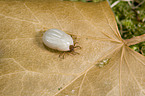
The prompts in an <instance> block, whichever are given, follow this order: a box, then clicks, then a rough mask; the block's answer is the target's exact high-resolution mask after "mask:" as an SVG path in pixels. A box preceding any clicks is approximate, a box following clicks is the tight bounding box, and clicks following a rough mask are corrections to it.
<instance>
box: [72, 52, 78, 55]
mask: <svg viewBox="0 0 145 96" xmlns="http://www.w3.org/2000/svg"><path fill="white" fill-rule="evenodd" d="M71 54H73V55H76V54H80V53H78V52H71Z"/></svg>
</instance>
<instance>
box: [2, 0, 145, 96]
mask: <svg viewBox="0 0 145 96" xmlns="http://www.w3.org/2000/svg"><path fill="white" fill-rule="evenodd" d="M40 1H41V0H38V2H37V0H36V1H34V0H31V2H30V1H29V0H25V1H21V0H20V1H18V0H17V1H11V0H6V1H0V68H1V69H0V96H53V95H56V96H145V91H144V89H145V57H144V56H142V55H140V54H138V53H137V52H135V51H133V50H131V49H130V48H129V47H128V46H126V45H125V43H124V42H123V40H122V39H121V36H120V34H119V32H118V29H117V26H116V22H115V19H114V14H113V12H112V10H111V9H110V7H109V4H108V3H107V2H101V3H82V2H59V1H57V0H55V1H57V2H54V1H53V0H49V1H47V0H45V2H40ZM50 1H51V2H50ZM50 28H57V29H60V30H63V31H65V32H67V33H68V34H72V35H75V36H77V42H79V45H80V46H81V47H82V49H76V51H77V52H79V53H80V55H66V56H65V59H60V58H59V57H58V55H59V54H60V52H57V51H54V50H51V49H48V48H46V47H45V46H44V45H43V42H42V34H43V32H44V30H47V29H50ZM102 60H109V61H107V64H105V65H104V66H103V67H102V68H100V67H99V66H97V64H98V63H99V62H101V61H102Z"/></svg>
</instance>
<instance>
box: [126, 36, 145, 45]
mask: <svg viewBox="0 0 145 96" xmlns="http://www.w3.org/2000/svg"><path fill="white" fill-rule="evenodd" d="M124 41H125V43H126V44H127V46H130V45H135V44H137V43H140V42H143V41H145V34H143V35H140V36H136V37H133V38H131V39H126V40H124Z"/></svg>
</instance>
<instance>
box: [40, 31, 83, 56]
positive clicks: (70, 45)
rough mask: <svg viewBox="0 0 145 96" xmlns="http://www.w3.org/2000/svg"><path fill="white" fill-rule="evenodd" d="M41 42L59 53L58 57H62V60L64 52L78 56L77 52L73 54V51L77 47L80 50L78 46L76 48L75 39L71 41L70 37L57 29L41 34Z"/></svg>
mask: <svg viewBox="0 0 145 96" xmlns="http://www.w3.org/2000/svg"><path fill="white" fill-rule="evenodd" d="M42 40H43V43H44V44H45V45H46V46H47V47H49V48H51V49H55V50H58V51H61V52H62V54H60V55H59V57H61V56H63V58H64V53H66V52H67V53H68V52H69V53H71V54H74V55H75V54H79V53H78V52H75V51H74V49H75V48H77V47H78V48H81V47H80V46H76V43H77V42H75V40H76V38H74V40H73V38H72V36H70V35H68V34H66V33H65V32H63V31H61V30H58V29H49V30H47V31H46V32H45V33H44V34H43V37H42Z"/></svg>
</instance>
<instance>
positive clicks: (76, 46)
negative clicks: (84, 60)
mask: <svg viewBox="0 0 145 96" xmlns="http://www.w3.org/2000/svg"><path fill="white" fill-rule="evenodd" d="M74 48H80V49H82V47H80V46H75V47H74Z"/></svg>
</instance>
